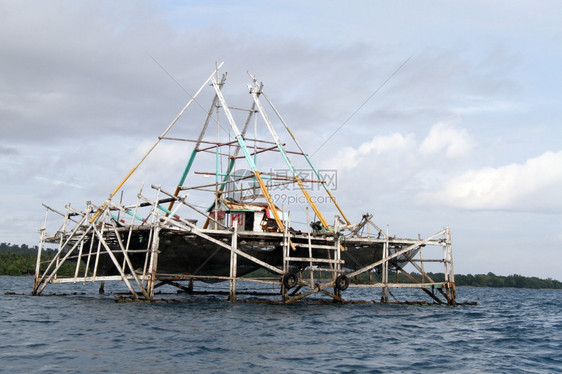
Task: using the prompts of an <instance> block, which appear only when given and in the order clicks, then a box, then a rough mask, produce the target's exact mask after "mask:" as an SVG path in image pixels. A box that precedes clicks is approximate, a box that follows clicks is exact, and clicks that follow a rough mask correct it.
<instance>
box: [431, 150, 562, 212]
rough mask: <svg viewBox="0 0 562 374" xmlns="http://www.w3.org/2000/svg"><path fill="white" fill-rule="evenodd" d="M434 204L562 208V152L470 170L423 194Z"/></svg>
mask: <svg viewBox="0 0 562 374" xmlns="http://www.w3.org/2000/svg"><path fill="white" fill-rule="evenodd" d="M420 197H421V198H422V199H423V200H425V201H429V202H432V203H442V204H445V205H449V206H452V207H457V208H464V209H476V210H478V209H505V210H526V211H544V210H546V211H552V210H560V209H562V151H558V152H546V153H543V154H542V155H540V156H538V157H535V158H531V159H529V160H527V161H526V162H525V163H524V164H510V165H505V166H501V167H498V168H492V167H487V168H483V169H480V170H470V171H467V172H465V173H463V174H461V175H459V176H458V177H456V178H454V179H452V180H451V181H449V182H448V183H447V184H446V185H445V187H444V188H443V189H442V190H441V191H437V192H432V193H422V194H420Z"/></svg>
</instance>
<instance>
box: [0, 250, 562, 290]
mask: <svg viewBox="0 0 562 374" xmlns="http://www.w3.org/2000/svg"><path fill="white" fill-rule="evenodd" d="M37 250H38V247H37V246H33V247H29V246H27V245H25V244H22V245H21V246H19V245H15V244H9V243H0V275H33V274H35V262H36V258H37ZM55 254H56V250H53V249H46V250H44V252H43V253H42V255H41V258H42V260H49V259H52V258H53V257H54V256H55ZM74 269H75V263H74V264H72V263H68V264H63V266H62V267H61V272H60V274H61V275H70V274H73V273H74ZM412 275H413V276H414V278H416V279H417V280H418V281H420V280H421V275H420V274H412ZM428 275H429V276H430V277H431V279H433V280H434V281H435V282H442V281H443V280H444V279H445V275H444V274H443V273H428ZM390 279H395V278H394V275H393V276H391V277H390ZM398 281H399V282H404V283H407V282H410V280H409V279H408V278H406V277H405V276H403V275H399V278H398ZM426 282H427V280H426ZM455 283H456V285H457V286H473V287H514V288H551V289H562V282H560V281H557V280H554V279H551V278H547V279H540V278H537V277H525V276H523V275H518V274H513V275H508V276H502V275H495V274H494V273H488V274H475V275H472V274H468V275H462V274H455Z"/></svg>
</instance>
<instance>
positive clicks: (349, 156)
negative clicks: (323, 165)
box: [329, 133, 416, 170]
mask: <svg viewBox="0 0 562 374" xmlns="http://www.w3.org/2000/svg"><path fill="white" fill-rule="evenodd" d="M415 146H416V141H415V138H414V135H413V134H406V135H403V134H399V133H394V134H391V135H383V136H375V137H374V138H373V139H372V140H371V141H370V142H365V143H361V144H360V145H359V147H356V148H355V147H345V148H343V149H341V150H340V151H339V152H338V153H337V155H336V156H335V158H334V159H332V160H331V161H330V162H329V165H332V167H335V168H337V169H339V170H345V169H353V168H355V167H357V165H358V164H359V163H361V161H363V160H364V159H365V158H368V156H370V155H380V154H382V153H391V152H397V153H401V152H407V151H408V150H411V149H414V148H415Z"/></svg>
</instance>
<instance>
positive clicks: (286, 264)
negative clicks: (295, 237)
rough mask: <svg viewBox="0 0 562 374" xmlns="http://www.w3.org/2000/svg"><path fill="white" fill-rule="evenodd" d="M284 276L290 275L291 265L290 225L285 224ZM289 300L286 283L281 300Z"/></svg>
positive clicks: (282, 285)
mask: <svg viewBox="0 0 562 374" xmlns="http://www.w3.org/2000/svg"><path fill="white" fill-rule="evenodd" d="M283 223H284V226H283V275H286V274H289V271H290V269H291V268H290V263H289V261H290V260H289V237H288V232H287V227H288V223H287V222H286V221H284V222H283ZM288 298H289V290H288V289H287V288H286V287H285V282H283V281H282V282H281V300H282V301H283V302H286V301H287V299H288Z"/></svg>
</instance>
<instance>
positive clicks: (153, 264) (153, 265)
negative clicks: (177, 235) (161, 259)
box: [146, 224, 160, 301]
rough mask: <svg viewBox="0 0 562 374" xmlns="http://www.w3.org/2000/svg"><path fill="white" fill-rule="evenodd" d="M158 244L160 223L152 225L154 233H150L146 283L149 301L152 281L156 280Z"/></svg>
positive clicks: (152, 296)
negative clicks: (150, 241) (148, 270)
mask: <svg viewBox="0 0 562 374" xmlns="http://www.w3.org/2000/svg"><path fill="white" fill-rule="evenodd" d="M159 246H160V225H159V224H155V225H154V233H153V235H152V246H151V248H150V264H149V269H150V274H149V275H148V281H147V283H146V291H147V294H148V297H149V298H150V301H152V299H154V283H155V282H156V276H157V273H156V271H157V270H158V249H159Z"/></svg>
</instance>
